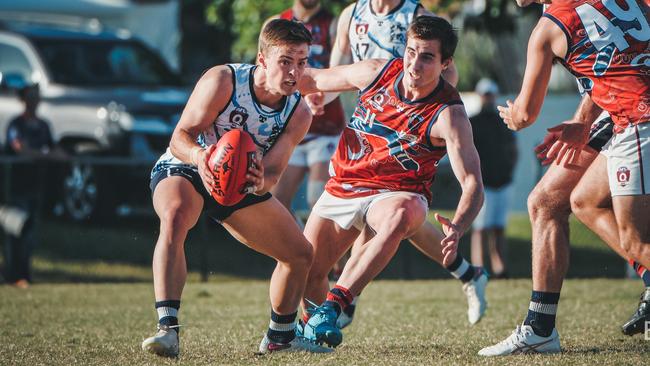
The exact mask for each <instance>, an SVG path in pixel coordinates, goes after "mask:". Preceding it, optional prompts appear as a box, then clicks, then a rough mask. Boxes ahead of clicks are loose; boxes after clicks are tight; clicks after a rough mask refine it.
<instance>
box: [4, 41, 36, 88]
mask: <svg viewBox="0 0 650 366" xmlns="http://www.w3.org/2000/svg"><path fill="white" fill-rule="evenodd" d="M0 72H2V73H3V74H8V73H12V74H20V75H22V77H23V78H24V79H25V80H31V76H32V67H31V65H30V64H29V61H28V60H27V57H25V54H24V53H23V51H21V50H20V49H19V48H18V47H14V46H10V45H7V44H0Z"/></svg>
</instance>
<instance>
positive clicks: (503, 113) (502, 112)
mask: <svg viewBox="0 0 650 366" xmlns="http://www.w3.org/2000/svg"><path fill="white" fill-rule="evenodd" d="M497 110H498V111H499V116H500V117H501V119H503V123H505V124H506V126H508V128H509V129H511V130H513V131H517V130H518V129H519V128H517V126H515V125H514V124H513V123H512V102H511V101H509V100H507V101H506V106H505V107H504V106H500V105H498V106H497Z"/></svg>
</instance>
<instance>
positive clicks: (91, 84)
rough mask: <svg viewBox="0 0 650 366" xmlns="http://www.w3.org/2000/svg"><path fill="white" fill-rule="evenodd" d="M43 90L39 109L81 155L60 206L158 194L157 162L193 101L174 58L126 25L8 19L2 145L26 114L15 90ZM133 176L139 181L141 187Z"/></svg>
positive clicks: (2, 42)
mask: <svg viewBox="0 0 650 366" xmlns="http://www.w3.org/2000/svg"><path fill="white" fill-rule="evenodd" d="M21 83H23V84H32V83H36V84H38V85H39V87H40V92H41V105H40V107H39V115H40V116H42V117H43V118H45V119H46V120H47V121H49V122H50V128H51V131H52V134H53V137H54V140H55V142H56V143H57V144H58V145H59V146H61V147H63V148H64V149H65V150H66V151H68V152H69V153H71V154H72V155H74V156H93V157H108V156H110V157H114V158H116V159H113V161H114V163H111V161H108V162H107V161H106V159H104V161H103V164H102V165H96V164H94V163H92V161H87V160H84V161H85V162H83V163H82V162H77V163H74V164H71V165H70V166H69V167H68V169H66V170H65V172H64V173H63V176H62V177H61V178H60V181H59V182H56V184H57V185H59V187H60V193H61V199H60V204H59V206H58V207H59V210H60V211H63V212H64V213H65V214H66V215H67V216H68V217H71V218H73V219H75V220H85V219H87V218H89V217H92V216H97V215H99V214H104V213H107V214H109V215H112V214H113V213H114V211H115V208H116V207H117V206H118V204H120V203H123V202H129V201H130V200H131V199H133V197H127V195H128V194H130V195H134V196H136V197H135V198H136V199H137V198H140V199H145V200H147V201H148V198H149V193H148V191H147V185H146V181H147V179H146V178H148V172H149V169H150V165H151V164H150V163H153V161H154V160H155V159H156V158H157V157H158V156H159V155H160V154H161V153H162V152H163V151H164V149H165V148H166V146H167V145H168V142H169V138H170V135H171V133H172V131H173V129H174V127H175V124H176V123H177V121H178V119H179V117H180V113H181V111H182V108H183V106H184V104H185V102H186V100H187V98H188V89H187V88H186V87H184V85H183V84H182V83H181V80H180V78H179V77H178V76H177V75H176V74H175V73H174V72H172V71H171V70H170V68H169V67H168V66H167V64H166V63H165V62H164V61H163V60H162V59H161V58H160V57H159V56H158V54H156V53H155V52H153V51H152V50H150V49H149V48H148V47H147V46H146V45H145V44H144V43H142V42H141V41H139V40H138V39H136V38H134V37H132V36H130V35H129V34H128V32H126V31H109V30H105V29H101V27H81V28H75V27H69V26H57V25H43V24H30V23H25V22H3V23H1V25H0V146H1V145H3V144H4V142H5V141H4V140H5V137H6V130H7V126H8V123H9V122H10V121H11V119H12V118H13V117H15V116H16V115H18V114H19V113H21V111H22V106H21V103H20V101H19V100H18V99H17V97H16V94H15V90H14V89H15V88H16V87H17V86H19V85H20V84H21ZM133 178H135V179H136V182H138V183H137V186H135V187H134V186H133V184H134V183H133Z"/></svg>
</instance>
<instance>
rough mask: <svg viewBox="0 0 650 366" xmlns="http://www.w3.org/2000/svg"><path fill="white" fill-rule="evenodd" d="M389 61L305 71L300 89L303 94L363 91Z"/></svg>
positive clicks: (382, 60) (365, 62)
mask: <svg viewBox="0 0 650 366" xmlns="http://www.w3.org/2000/svg"><path fill="white" fill-rule="evenodd" d="M386 62H387V60H384V59H371V60H365V61H360V62H357V63H355V64H352V65H341V66H336V67H331V68H329V69H313V68H308V69H306V70H305V73H304V74H303V76H302V78H301V79H300V83H299V85H298V89H299V90H300V92H301V93H302V94H311V93H316V92H343V91H353V90H363V89H364V88H366V87H367V86H368V85H370V83H372V82H373V81H374V80H375V78H376V77H377V74H379V72H380V71H381V70H382V69H383V67H384V66H385V65H386Z"/></svg>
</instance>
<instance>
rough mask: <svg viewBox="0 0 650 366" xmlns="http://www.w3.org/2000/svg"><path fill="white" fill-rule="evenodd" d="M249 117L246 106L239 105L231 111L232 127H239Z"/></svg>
mask: <svg viewBox="0 0 650 366" xmlns="http://www.w3.org/2000/svg"><path fill="white" fill-rule="evenodd" d="M247 119H248V111H247V110H246V108H243V107H237V108H235V109H234V110H233V111H232V112H230V118H229V121H230V127H231V128H239V127H241V126H243V125H244V123H246V120H247Z"/></svg>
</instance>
